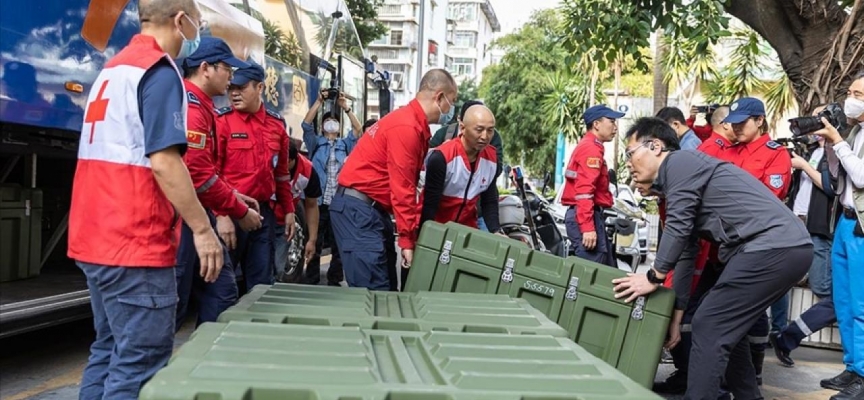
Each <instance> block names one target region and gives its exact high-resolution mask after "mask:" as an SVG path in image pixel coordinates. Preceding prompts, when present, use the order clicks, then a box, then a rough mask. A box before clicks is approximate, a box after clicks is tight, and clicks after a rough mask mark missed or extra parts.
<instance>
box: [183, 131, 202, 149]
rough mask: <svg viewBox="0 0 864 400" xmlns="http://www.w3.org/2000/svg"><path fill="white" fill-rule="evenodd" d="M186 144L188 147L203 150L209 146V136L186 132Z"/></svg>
mask: <svg viewBox="0 0 864 400" xmlns="http://www.w3.org/2000/svg"><path fill="white" fill-rule="evenodd" d="M186 142H187V147H190V148H193V149H203V148H204V147H205V146H206V145H207V134H206V133H201V132H196V131H186Z"/></svg>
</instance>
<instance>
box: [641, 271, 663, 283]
mask: <svg viewBox="0 0 864 400" xmlns="http://www.w3.org/2000/svg"><path fill="white" fill-rule="evenodd" d="M645 276H647V277H648V282H651V283H653V284H655V285H662V284H663V283H665V282H666V278H658V277H657V273H656V272H654V268H651V269H649V270H648V273H647V274H645Z"/></svg>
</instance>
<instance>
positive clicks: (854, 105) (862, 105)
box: [843, 96, 864, 121]
mask: <svg viewBox="0 0 864 400" xmlns="http://www.w3.org/2000/svg"><path fill="white" fill-rule="evenodd" d="M843 113H844V114H846V117H848V118H849V119H854V120H856V121H857V120H858V118H859V117H861V114H864V100H858V99H856V98H854V97H851V96H850V97H847V98H846V103H845V104H843Z"/></svg>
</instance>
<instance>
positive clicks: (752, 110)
mask: <svg viewBox="0 0 864 400" xmlns="http://www.w3.org/2000/svg"><path fill="white" fill-rule="evenodd" d="M760 115H765V104H763V103H762V101H761V100H759V99H754V98H752V97H744V98H740V99H738V100H735V102H734V103H732V104H730V105H729V115H727V116H726V118H724V119H723V122H728V123H730V124H740V123H742V122H744V121H746V120H747V118H750V117H758V116H760Z"/></svg>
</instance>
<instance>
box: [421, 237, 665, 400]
mask: <svg viewBox="0 0 864 400" xmlns="http://www.w3.org/2000/svg"><path fill="white" fill-rule="evenodd" d="M625 275H626V274H625V273H624V272H623V271H620V270H618V269H614V268H610V267H608V266H604V265H600V264H597V263H593V262H590V261H586V260H583V259H580V258H576V257H569V258H566V259H564V258H560V257H556V256H553V255H550V254H546V253H542V252H538V251H533V250H531V249H530V248H528V247H527V246H525V245H524V244H522V243H520V242H517V241H515V240H511V239H507V238H503V237H500V236H497V235H493V234H490V233H487V232H481V231H479V230H476V229H472V228H468V227H466V226H463V225H459V224H456V223H452V222H451V223H447V224H443V225H442V224H439V223H435V222H427V223H426V224H424V226H423V229H422V231H421V233H420V238H419V240H418V243H417V247H416V248H415V250H414V261H413V264H412V266H411V272H410V274H409V277H408V282H407V283H406V292H416V291H426V290H429V291H440V292H453V293H486V294H508V295H510V296H512V297H515V298H522V299H525V300H527V301H528V302H529V303H530V304H531V305H532V306H534V307H535V308H537V309H538V310H540V311H541V312H543V313H544V314H546V316H548V317H549V318H550V319H552V320H553V321H556V322H557V323H558V324H559V325H561V326H562V327H563V328H565V329H566V330H567V332H568V336H569V337H570V338H571V339H573V340H574V341H575V342H576V343H578V344H579V345H580V346H582V347H584V348H585V349H586V350H588V351H589V352H591V353H592V354H594V355H595V356H597V357H599V358H601V359H602V360H604V361H606V362H608V363H609V364H610V365H613V366H615V367H616V368H618V370H620V371H621V372H623V373H625V374H626V375H627V376H629V377H630V378H632V379H633V380H635V381H636V382H639V383H640V384H642V385H645V386H646V387H650V386H651V384H652V383H653V380H654V376H655V374H656V372H657V365H658V362H659V359H660V353H661V348H662V344H663V341H664V339H665V337H666V330H667V328H668V325H669V321H670V319H671V315H672V307H673V306H674V303H675V296H674V293H673V292H672V291H671V290H667V289H660V290H658V291H657V292H655V293H653V294H651V295H650V296H647V297H640V298H639V299H637V300H636V301H635V302H633V303H630V304H628V303H624V301H623V300H618V299H615V297H614V292H613V290H612V279H615V278H619V277H622V276H625Z"/></svg>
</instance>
